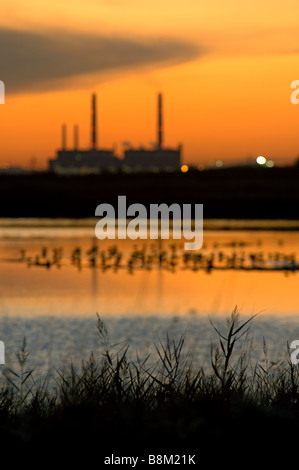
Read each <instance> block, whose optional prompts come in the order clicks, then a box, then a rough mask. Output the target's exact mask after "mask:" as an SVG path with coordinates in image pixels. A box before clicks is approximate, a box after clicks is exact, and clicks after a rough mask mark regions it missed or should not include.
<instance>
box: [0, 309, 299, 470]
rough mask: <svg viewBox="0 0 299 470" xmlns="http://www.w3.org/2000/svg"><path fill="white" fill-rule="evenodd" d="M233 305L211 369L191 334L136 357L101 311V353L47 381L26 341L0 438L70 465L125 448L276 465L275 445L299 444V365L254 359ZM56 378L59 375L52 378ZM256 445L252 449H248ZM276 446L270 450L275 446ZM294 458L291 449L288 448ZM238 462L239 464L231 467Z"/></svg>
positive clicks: (0, 395) (4, 400)
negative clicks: (191, 351) (196, 364)
mask: <svg viewBox="0 0 299 470" xmlns="http://www.w3.org/2000/svg"><path fill="white" fill-rule="evenodd" d="M253 319H254V316H253V317H250V318H249V319H246V320H241V317H240V315H239V313H238V310H237V308H235V309H234V310H233V312H232V313H231V315H230V317H229V318H228V319H227V321H226V325H225V330H224V331H222V330H221V329H220V328H219V327H216V326H215V325H214V324H213V323H212V328H214V329H215V331H216V332H217V335H218V344H217V345H216V346H215V345H213V346H211V367H210V368H208V369H206V368H203V367H200V368H197V369H196V370H194V368H193V365H192V356H190V355H188V354H184V353H183V350H184V346H185V336H184V335H182V336H181V337H180V338H179V339H178V340H177V341H174V340H171V339H170V337H169V336H168V335H167V336H166V339H165V342H162V341H159V342H158V343H157V344H156V345H155V347H156V361H154V362H151V363H150V362H149V356H148V357H146V358H145V359H140V358H139V356H138V354H137V356H136V360H135V361H131V360H129V359H128V349H129V345H125V346H118V345H110V338H109V332H108V330H107V328H106V326H105V324H104V322H103V321H102V319H101V318H100V316H99V315H98V316H97V324H96V327H97V331H98V336H99V343H100V345H101V348H102V359H101V360H100V361H97V360H96V359H95V355H94V354H93V353H91V354H90V356H89V357H88V358H87V359H86V360H83V361H82V364H81V367H80V368H79V369H78V368H75V367H74V366H73V365H72V364H71V365H70V366H69V368H68V369H67V370H64V371H63V372H62V371H57V373H56V375H55V377H54V382H53V380H50V379H49V378H48V377H47V378H46V379H44V380H43V381H42V382H41V381H40V380H38V379H36V378H35V377H34V370H33V369H29V370H27V368H26V365H27V359H28V354H29V353H28V351H27V344H26V341H25V340H24V342H23V345H22V347H21V349H20V351H19V352H18V353H17V360H18V366H19V370H18V371H15V370H12V369H9V368H7V367H4V369H3V377H4V379H3V383H2V386H1V390H0V442H1V445H2V446H3V449H18V456H19V457H21V456H22V455H24V453H26V455H27V453H28V452H31V453H33V454H34V453H35V452H36V449H39V450H41V451H42V452H43V453H44V455H46V456H47V461H49V462H50V460H51V459H52V458H53V459H55V458H56V459H57V458H58V457H57V456H60V457H59V458H60V460H59V461H60V462H62V460H61V459H62V456H64V458H65V459H66V462H67V464H68V465H70V464H71V462H74V463H78V459H79V458H82V459H83V461H84V462H85V464H87V463H88V462H89V461H90V462H93V461H94V459H98V462H99V465H100V464H101V463H103V456H106V455H109V454H111V453H113V454H114V455H115V454H118V455H133V456H134V455H137V456H138V455H143V456H145V455H147V454H148V453H150V454H155V453H156V454H157V453H160V454H167V453H168V454H169V453H176V454H184V453H187V452H188V453H193V454H194V453H195V454H196V455H197V456H198V457H197V460H198V459H199V458H200V459H201V461H202V462H203V461H204V460H205V459H212V460H211V461H212V462H213V464H214V463H216V462H218V463H223V459H224V456H225V455H227V453H228V452H230V453H231V456H234V457H233V458H234V459H236V458H237V455H242V456H243V457H244V456H245V455H246V462H247V463H249V462H251V459H252V464H253V463H254V461H255V460H254V459H255V458H256V457H255V456H256V453H257V452H258V451H259V452H260V457H259V462H260V463H262V462H263V460H262V459H263V456H264V458H265V464H267V465H269V464H270V462H271V458H272V457H273V459H274V460H273V461H274V462H275V461H276V460H275V458H277V455H276V457H275V453H272V454H271V455H272V457H271V455H269V452H268V450H269V449H270V448H272V449H273V448H274V449H276V450H277V449H279V450H280V451H281V453H285V452H287V449H290V448H291V447H292V446H295V445H296V441H297V439H296V430H297V428H298V425H299V370H298V368H297V367H296V366H295V365H294V364H292V363H291V361H290V360H289V359H288V358H289V357H290V356H289V355H288V356H287V359H286V360H281V361H278V362H271V361H270V359H269V357H268V350H267V344H266V341H265V340H264V348H263V349H264V360H263V361H262V362H261V361H257V362H255V363H253V361H252V359H251V356H250V351H251V341H250V325H251V323H252V321H253ZM52 379H53V378H52ZM250 449H251V450H252V449H254V452H253V453H252V451H250ZM267 449H268V450H267ZM286 455H289V456H290V452H288V453H286ZM18 456H16V457H15V458H17V457H18ZM233 468H234V467H233Z"/></svg>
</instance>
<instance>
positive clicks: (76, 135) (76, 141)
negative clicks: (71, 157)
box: [74, 124, 79, 150]
mask: <svg viewBox="0 0 299 470" xmlns="http://www.w3.org/2000/svg"><path fill="white" fill-rule="evenodd" d="M78 148H79V127H78V125H77V124H75V125H74V149H75V150H78Z"/></svg>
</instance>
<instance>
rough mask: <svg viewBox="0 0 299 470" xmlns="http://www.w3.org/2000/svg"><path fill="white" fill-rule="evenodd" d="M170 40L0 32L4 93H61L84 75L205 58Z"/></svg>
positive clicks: (82, 34)
mask: <svg viewBox="0 0 299 470" xmlns="http://www.w3.org/2000/svg"><path fill="white" fill-rule="evenodd" d="M203 53H204V51H203V50H202V51H201V50H199V49H198V48H197V47H196V46H194V45H192V44H189V43H184V42H181V41H179V40H174V39H157V40H152V39H150V40H143V39H127V38H122V37H107V36H101V35H91V34H90V35H88V34H84V33H76V32H75V33H74V32H62V31H60V30H59V31H48V32H46V33H44V34H43V33H36V32H34V33H33V32H27V31H17V30H11V29H4V28H0V74H1V76H0V79H1V80H3V81H4V82H5V85H6V88H7V91H8V90H9V91H10V92H14V93H15V92H23V91H41V90H51V89H59V88H62V87H64V86H65V82H66V80H68V81H69V80H70V79H74V78H76V77H80V76H83V75H87V74H95V73H101V72H102V73H103V72H109V71H113V70H117V69H129V68H136V67H139V66H146V65H150V64H163V65H164V64H173V63H180V62H185V61H189V60H192V59H194V58H195V57H197V56H199V55H201V54H203Z"/></svg>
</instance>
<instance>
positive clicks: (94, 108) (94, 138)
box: [91, 93, 97, 149]
mask: <svg viewBox="0 0 299 470" xmlns="http://www.w3.org/2000/svg"><path fill="white" fill-rule="evenodd" d="M91 106H92V110H91V148H92V149H95V148H96V146H97V129H96V126H97V96H96V94H95V93H93V95H92V105H91Z"/></svg>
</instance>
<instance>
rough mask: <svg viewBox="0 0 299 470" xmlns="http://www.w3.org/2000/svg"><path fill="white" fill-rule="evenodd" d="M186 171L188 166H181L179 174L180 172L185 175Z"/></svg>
mask: <svg viewBox="0 0 299 470" xmlns="http://www.w3.org/2000/svg"><path fill="white" fill-rule="evenodd" d="M188 170H189V167H188V165H182V166H181V172H182V173H187V171H188Z"/></svg>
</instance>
